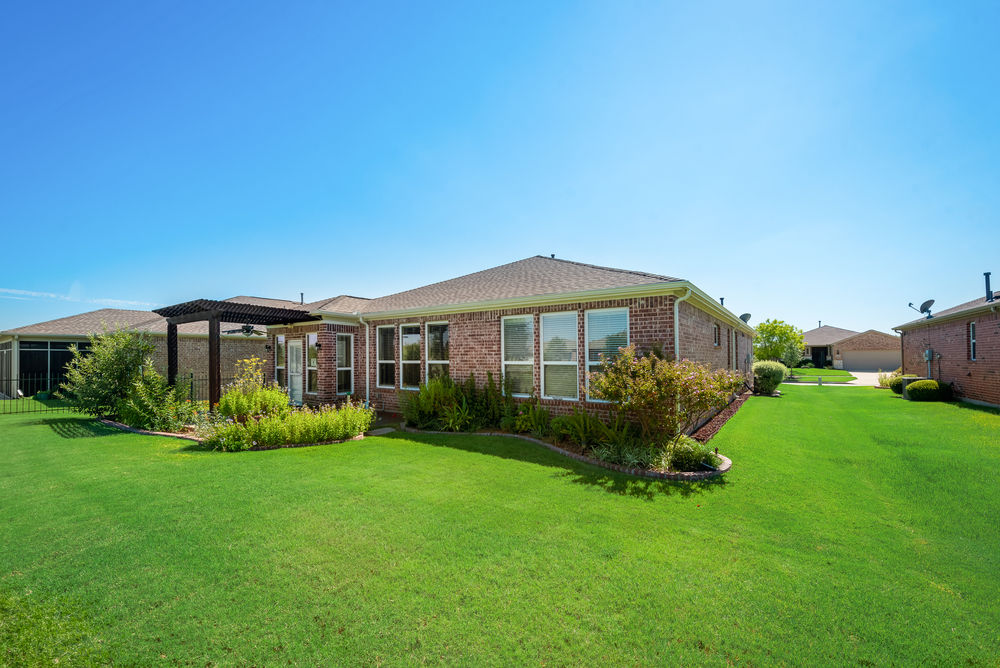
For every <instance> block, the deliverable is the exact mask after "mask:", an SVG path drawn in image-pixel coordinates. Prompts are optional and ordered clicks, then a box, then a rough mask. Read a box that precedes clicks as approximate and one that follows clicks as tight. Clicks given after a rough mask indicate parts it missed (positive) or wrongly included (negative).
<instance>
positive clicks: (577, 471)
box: [383, 432, 726, 501]
mask: <svg viewBox="0 0 1000 668" xmlns="http://www.w3.org/2000/svg"><path fill="white" fill-rule="evenodd" d="M383 438H392V439H406V440H411V441H418V442H420V443H425V444H427V445H432V446H436V447H443V448H451V449H453V450H463V451H465V452H472V453H476V454H481V455H489V456H491V457H499V458H501V459H511V460H515V461H519V462H525V463H528V464H537V465H539V466H547V467H550V468H556V469H561V472H559V473H557V474H556V475H555V477H557V478H561V479H565V480H567V481H569V482H571V483H573V484H575V485H584V486H587V487H594V488H597V489H600V490H601V491H604V492H607V493H609V494H616V495H618V496H630V497H634V498H638V499H645V500H646V501H653V500H654V499H656V498H657V497H659V496H678V495H679V496H684V497H688V496H696V495H701V494H705V493H707V492H713V491H716V490H718V489H719V488H721V487H722V486H724V485H725V484H726V481H725V475H721V476H717V477H715V478H709V479H708V480H700V481H695V482H682V481H678V480H657V479H654V478H644V477H640V476H634V475H629V474H627V473H619V472H618V471H611V470H609V469H604V468H601V467H599V466H594V465H593V464H587V463H585V462H578V461H576V460H575V459H570V458H569V457H566V456H564V455H560V454H559V453H557V452H553V451H552V450H549V449H547V448H545V447H543V446H541V445H538V444H537V443H532V442H530V441H525V440H522V439H520V438H514V437H510V436H486V435H476V434H455V435H454V436H453V435H451V434H412V433H407V432H396V433H393V434H386V435H385V436H384V437H383Z"/></svg>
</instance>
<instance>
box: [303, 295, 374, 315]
mask: <svg viewBox="0 0 1000 668" xmlns="http://www.w3.org/2000/svg"><path fill="white" fill-rule="evenodd" d="M371 301H372V300H371V299H366V298H364V297H352V296H350V295H340V296H339V297H334V298H333V299H321V300H319V301H318V302H312V303H311V304H306V305H305V308H306V309H308V310H309V311H310V312H312V311H334V312H336V313H354V312H355V311H358V312H361V311H364V310H365V308H367V306H368V303H369V302H371Z"/></svg>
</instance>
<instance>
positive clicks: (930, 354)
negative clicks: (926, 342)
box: [924, 349, 934, 362]
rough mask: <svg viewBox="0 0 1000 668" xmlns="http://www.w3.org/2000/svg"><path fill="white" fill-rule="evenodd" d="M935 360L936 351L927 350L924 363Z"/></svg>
mask: <svg viewBox="0 0 1000 668" xmlns="http://www.w3.org/2000/svg"><path fill="white" fill-rule="evenodd" d="M933 359H934V351H933V350H929V349H928V350H925V351H924V361H925V362H930V361H931V360H933Z"/></svg>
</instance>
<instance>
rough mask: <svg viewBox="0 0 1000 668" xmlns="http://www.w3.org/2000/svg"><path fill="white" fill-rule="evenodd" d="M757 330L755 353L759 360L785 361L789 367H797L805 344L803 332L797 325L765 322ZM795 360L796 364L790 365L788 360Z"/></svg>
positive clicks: (775, 321)
mask: <svg viewBox="0 0 1000 668" xmlns="http://www.w3.org/2000/svg"><path fill="white" fill-rule="evenodd" d="M756 329H757V336H756V338H754V340H753V352H754V356H755V357H756V358H757V359H759V360H778V361H785V364H786V365H787V366H795V364H798V362H799V360H800V359H802V349H803V347H804V346H805V343H804V342H803V339H802V330H801V329H799V328H798V327H796V326H795V325H789V324H788V323H786V322H785V321H784V320H765V321H764V322H762V323H761V324H759V325H757V327H756ZM793 358H794V362H792V363H791V364H789V363H788V360H791V359H793Z"/></svg>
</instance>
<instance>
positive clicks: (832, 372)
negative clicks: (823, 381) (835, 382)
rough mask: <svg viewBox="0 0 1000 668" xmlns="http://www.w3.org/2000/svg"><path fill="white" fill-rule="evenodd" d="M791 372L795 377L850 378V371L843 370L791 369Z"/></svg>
mask: <svg viewBox="0 0 1000 668" xmlns="http://www.w3.org/2000/svg"><path fill="white" fill-rule="evenodd" d="M791 371H792V373H793V374H794V375H796V376H851V372H850V371H844V370H843V369H792V370H791ZM853 377H854V376H851V378H853Z"/></svg>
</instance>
